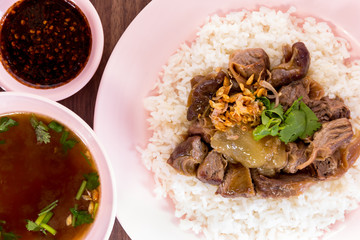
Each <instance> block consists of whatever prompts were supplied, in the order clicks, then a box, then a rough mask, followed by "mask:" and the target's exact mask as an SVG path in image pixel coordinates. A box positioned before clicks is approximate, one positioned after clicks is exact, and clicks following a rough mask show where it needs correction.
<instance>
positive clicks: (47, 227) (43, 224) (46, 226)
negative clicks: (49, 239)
mask: <svg viewBox="0 0 360 240" xmlns="http://www.w3.org/2000/svg"><path fill="white" fill-rule="evenodd" d="M40 227H42V228H44V229H45V230H46V231H48V232H49V233H51V234H52V235H54V236H55V234H56V230H55V229H53V228H52V227H50V226H49V225H47V224H46V223H41V224H40Z"/></svg>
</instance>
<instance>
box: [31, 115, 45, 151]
mask: <svg viewBox="0 0 360 240" xmlns="http://www.w3.org/2000/svg"><path fill="white" fill-rule="evenodd" d="M30 123H31V126H32V127H33V128H34V130H35V134H36V140H37V141H38V142H39V143H45V144H47V143H49V142H50V133H49V132H48V130H49V128H48V126H46V125H45V124H44V123H43V122H42V121H39V120H38V119H37V118H36V117H35V115H34V114H33V115H32V116H31V118H30Z"/></svg>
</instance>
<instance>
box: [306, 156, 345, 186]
mask: <svg viewBox="0 0 360 240" xmlns="http://www.w3.org/2000/svg"><path fill="white" fill-rule="evenodd" d="M341 158H342V155H341V152H340V151H339V150H337V151H336V152H335V153H334V154H333V155H331V156H329V157H327V158H326V159H325V160H323V161H314V163H313V168H314V170H315V172H316V176H317V177H318V178H319V179H321V180H324V179H326V178H329V177H331V176H334V175H335V174H336V173H337V172H338V169H339V167H341V166H340V164H341Z"/></svg>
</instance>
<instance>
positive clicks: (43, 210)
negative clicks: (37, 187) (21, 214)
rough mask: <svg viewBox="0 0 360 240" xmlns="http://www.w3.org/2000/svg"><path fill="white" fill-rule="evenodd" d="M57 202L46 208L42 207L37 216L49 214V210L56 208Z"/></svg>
mask: <svg viewBox="0 0 360 240" xmlns="http://www.w3.org/2000/svg"><path fill="white" fill-rule="evenodd" d="M58 202H59V200H55V201H54V202H52V203H50V204H49V205H48V206H46V207H44V208H43V209H42V210H41V211H40V213H39V216H41V215H44V214H46V213H48V212H50V211H51V210H53V209H54V208H55V207H56V206H57V204H58Z"/></svg>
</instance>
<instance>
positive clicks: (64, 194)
mask: <svg viewBox="0 0 360 240" xmlns="http://www.w3.org/2000/svg"><path fill="white" fill-rule="evenodd" d="M31 116H32V115H31V114H30V113H20V114H12V115H10V116H9V117H10V118H11V119H14V120H16V121H17V122H18V126H14V127H12V128H10V129H9V130H8V131H6V132H3V133H0V140H5V143H3V144H0V220H4V221H6V224H4V225H3V228H4V231H6V232H13V233H15V234H16V235H19V236H21V240H25V239H62V240H70V239H78V238H80V237H81V236H83V235H84V234H85V233H86V231H88V230H89V228H90V227H91V224H84V225H81V226H78V227H76V228H74V227H72V226H66V222H65V220H66V218H67V217H68V216H69V214H70V211H69V209H70V208H73V207H74V205H75V204H76V203H77V204H78V205H79V210H87V208H88V205H89V202H88V201H85V200H80V201H76V200H75V195H76V193H77V191H78V189H79V187H80V185H81V182H82V181H83V180H84V177H83V174H88V173H90V172H97V170H96V166H95V163H94V162H92V161H91V165H90V164H89V163H88V162H87V160H86V159H85V158H84V157H83V156H82V155H81V152H83V153H85V152H86V151H88V150H87V148H86V146H85V145H84V144H83V143H82V142H81V141H80V139H79V137H77V136H76V135H74V134H73V133H71V132H70V134H69V138H73V139H76V140H77V141H78V143H77V144H75V146H74V147H73V148H72V149H70V150H69V151H68V152H67V154H64V152H63V151H62V148H61V144H60V142H59V139H60V137H61V133H56V132H55V131H53V130H51V129H49V133H50V134H51V142H50V143H48V144H44V143H41V144H39V143H37V141H36V135H35V132H34V129H33V128H32V126H31V124H30V121H29V119H30V117H31ZM0 117H1V116H0ZM36 117H37V118H38V120H39V121H43V122H44V123H45V124H48V123H49V122H50V120H51V119H49V118H47V117H43V116H39V115H36ZM55 200H59V202H58V206H57V207H56V208H55V209H54V210H53V213H54V216H53V217H52V219H51V220H50V222H49V223H48V225H50V226H51V227H53V228H54V229H56V230H57V234H56V235H55V236H52V235H51V234H50V233H47V235H46V236H45V235H44V234H43V233H41V232H29V231H27V229H26V227H25V226H26V219H29V220H32V221H35V219H36V218H37V214H38V213H39V212H40V211H41V209H43V208H44V207H46V206H47V205H49V204H50V203H51V202H53V201H55Z"/></svg>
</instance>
